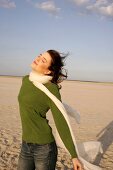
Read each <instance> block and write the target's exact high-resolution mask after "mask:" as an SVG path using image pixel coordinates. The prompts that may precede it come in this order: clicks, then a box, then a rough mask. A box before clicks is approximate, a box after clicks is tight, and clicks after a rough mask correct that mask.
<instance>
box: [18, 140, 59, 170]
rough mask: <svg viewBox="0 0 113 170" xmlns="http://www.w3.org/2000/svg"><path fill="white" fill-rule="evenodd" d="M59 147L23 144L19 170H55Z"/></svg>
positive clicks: (53, 144)
mask: <svg viewBox="0 0 113 170" xmlns="http://www.w3.org/2000/svg"><path fill="white" fill-rule="evenodd" d="M57 154H58V151H57V146H56V143H55V142H52V143H49V144H44V145H40V144H33V143H26V142H25V141H23V142H22V147H21V152H20V156H19V161H18V168H17V170H55V166H56V161H57Z"/></svg>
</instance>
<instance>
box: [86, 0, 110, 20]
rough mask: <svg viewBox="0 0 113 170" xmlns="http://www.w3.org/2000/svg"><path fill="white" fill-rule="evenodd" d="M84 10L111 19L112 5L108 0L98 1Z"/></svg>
mask: <svg viewBox="0 0 113 170" xmlns="http://www.w3.org/2000/svg"><path fill="white" fill-rule="evenodd" d="M86 9H87V10H90V11H91V12H95V13H97V14H101V15H102V16H107V17H113V3H109V1H108V0H98V1H96V2H95V3H94V4H91V5H89V6H87V7H86Z"/></svg>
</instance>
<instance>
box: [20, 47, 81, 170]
mask: <svg viewBox="0 0 113 170" xmlns="http://www.w3.org/2000/svg"><path fill="white" fill-rule="evenodd" d="M64 58H65V57H62V56H61V54H60V53H59V52H57V51H55V50H48V51H46V52H45V53H43V54H40V55H39V56H38V57H37V58H36V59H35V60H34V61H33V63H32V64H31V68H32V71H31V73H30V75H26V76H24V77H23V80H22V86H21V89H20V92H19V95H18V101H19V109H20V116H21V122H22V147H21V152H20V156H19V162H18V170H35V169H36V170H55V166H56V161H57V146H56V143H55V139H54V136H53V134H52V129H51V127H50V126H49V124H48V120H47V119H46V113H47V111H48V110H49V109H51V112H52V115H53V118H54V122H55V125H56V128H57V130H58V132H59V135H60V137H61V139H62V141H63V143H64V145H65V147H66V148H67V150H68V151H69V153H70V155H71V156H72V162H73V167H74V170H81V164H80V162H79V160H78V159H77V153H76V150H75V146H74V143H73V140H72V136H71V133H70V129H69V127H68V125H67V122H66V120H65V119H64V117H63V115H62V114H61V112H60V110H59V109H58V108H57V106H56V105H55V104H54V103H53V101H52V100H51V99H50V98H49V97H48V96H47V95H46V94H45V93H44V92H43V91H41V90H40V89H38V88H37V87H36V86H34V84H33V83H32V81H31V80H32V79H34V80H35V81H38V82H41V83H43V84H44V86H45V87H46V88H47V89H48V90H49V91H50V92H51V93H52V94H53V95H55V96H56V97H57V98H58V99H59V100H61V96H60V93H59V86H58V83H59V81H61V78H63V77H66V75H64V74H63V73H62V67H63V66H64V64H63V59H64Z"/></svg>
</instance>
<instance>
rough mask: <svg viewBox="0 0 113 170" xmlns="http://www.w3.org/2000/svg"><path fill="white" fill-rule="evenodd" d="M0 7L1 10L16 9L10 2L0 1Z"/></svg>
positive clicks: (13, 3) (6, 0)
mask: <svg viewBox="0 0 113 170" xmlns="http://www.w3.org/2000/svg"><path fill="white" fill-rule="evenodd" d="M0 7H2V8H16V4H15V2H13V1H10V0H0Z"/></svg>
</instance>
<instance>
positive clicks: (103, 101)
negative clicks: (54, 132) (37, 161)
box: [0, 76, 113, 170]
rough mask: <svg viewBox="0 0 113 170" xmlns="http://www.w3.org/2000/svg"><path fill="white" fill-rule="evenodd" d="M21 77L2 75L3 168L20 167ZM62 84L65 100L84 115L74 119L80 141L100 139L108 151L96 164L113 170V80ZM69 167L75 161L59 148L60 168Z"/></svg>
mask: <svg viewBox="0 0 113 170" xmlns="http://www.w3.org/2000/svg"><path fill="white" fill-rule="evenodd" d="M21 80H22V78H21V77H8V76H0V170H15V169H16V167H17V161H18V155H19V152H20V146H21V122H20V116H19V107H18V100H17V96H18V93H19V89H20V87H21ZM61 85H62V89H61V95H62V101H65V102H66V103H68V104H70V105H71V106H72V107H74V108H75V109H77V110H78V111H79V112H80V114H81V123H80V124H79V125H78V124H76V123H75V122H73V127H74V133H75V135H76V139H77V141H78V142H84V141H93V140H97V141H100V142H101V143H102V145H103V151H104V153H103V155H101V157H99V158H98V160H95V163H96V164H97V165H99V166H101V167H102V169H103V170H113V120H112V118H113V83H96V82H80V81H64V82H62V83H61ZM67 157H68V156H67ZM65 159H66V161H64V160H65ZM64 165H65V166H64ZM65 167H67V169H72V164H71V163H70V159H69V158H68V159H67V158H66V155H65V154H64V152H63V151H60V150H59V156H58V162H57V169H62V170H63V169H66V168H65Z"/></svg>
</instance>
